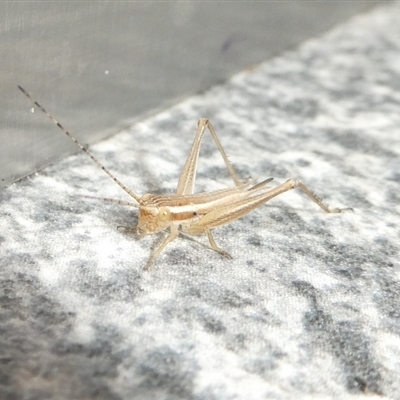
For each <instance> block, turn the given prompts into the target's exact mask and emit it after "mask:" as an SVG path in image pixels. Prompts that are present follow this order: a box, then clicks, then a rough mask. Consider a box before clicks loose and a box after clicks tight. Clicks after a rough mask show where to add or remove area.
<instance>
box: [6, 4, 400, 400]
mask: <svg viewBox="0 0 400 400" xmlns="http://www.w3.org/2000/svg"><path fill="white" fill-rule="evenodd" d="M399 89H400V5H399V3H393V4H390V5H388V6H384V7H382V8H380V9H376V10H373V11H372V12H370V13H369V14H367V15H364V16H360V17H356V18H354V19H353V20H351V21H349V22H348V23H346V24H344V25H342V26H340V27H338V28H336V29H335V30H333V31H332V32H330V33H329V34H327V35H325V36H324V37H321V38H318V39H315V40H311V41H308V42H307V43H304V44H303V45H302V46H301V47H300V48H298V49H297V50H296V51H294V52H291V53H287V54H285V55H283V56H282V57H280V58H276V59H274V60H272V61H269V62H267V63H265V64H262V65H260V66H259V67H258V68H256V69H253V70H250V69H249V70H248V71H245V72H243V73H242V74H239V75H237V76H235V77H234V78H233V79H232V80H231V81H230V82H229V83H228V84H226V85H223V86H219V87H215V88H213V89H212V90H210V91H209V92H207V93H205V94H204V95H202V96H198V97H194V98H190V99H188V100H187V101H185V102H183V103H181V104H179V105H178V106H176V107H174V108H171V109H169V110H167V111H165V112H163V113H160V114H158V115H157V116H155V117H154V118H151V119H148V120H146V121H142V122H140V123H138V124H136V125H134V126H133V127H132V128H131V129H129V130H127V131H125V132H123V133H121V134H119V135H117V136H115V137H113V138H112V139H110V140H107V141H104V142H102V143H100V144H98V145H96V146H94V147H93V152H94V153H95V154H96V155H97V157H98V158H99V159H100V160H102V161H103V162H104V164H106V165H107V166H109V167H110V168H111V169H112V171H113V172H115V174H116V175H117V176H118V177H120V178H121V180H122V181H123V182H125V183H126V184H127V185H128V186H129V187H130V188H132V189H134V190H135V191H136V192H138V193H140V194H142V193H145V192H153V193H162V192H168V191H173V190H174V188H175V187H176V183H177V179H178V176H179V172H180V169H181V168H182V165H183V163H184V159H185V157H186V155H187V154H188V151H189V148H190V143H191V141H192V138H193V135H194V131H195V127H196V123H197V120H198V118H199V117H202V116H207V117H208V118H210V119H211V120H212V121H213V123H214V126H215V128H216V130H217V132H218V133H219V135H220V139H221V142H222V143H223V145H224V147H225V149H226V151H227V152H228V154H229V155H230V158H231V161H232V162H233V164H234V166H235V167H236V169H237V170H238V172H239V174H240V176H241V177H243V178H247V177H249V176H251V177H253V178H254V179H258V180H262V179H264V178H267V177H269V176H273V177H275V179H276V182H277V183H280V182H283V181H284V180H286V179H288V178H290V177H296V178H301V179H302V180H303V181H304V182H305V183H306V184H307V185H308V186H309V187H310V188H311V189H313V190H314V191H315V192H316V193H317V194H318V195H320V196H321V197H322V198H324V199H325V200H326V201H327V202H328V203H329V204H330V205H331V206H334V207H346V206H348V207H353V208H354V212H350V211H348V212H344V213H342V214H336V215H326V214H325V213H324V212H323V211H321V210H319V209H318V208H317V207H316V206H315V204H313V203H312V202H311V201H309V200H308V199H307V198H306V197H305V196H304V195H302V194H301V193H299V192H291V193H287V194H285V195H282V196H281V197H279V198H277V199H274V200H273V201H271V203H270V204H268V205H266V206H263V207H260V208H259V209H258V210H256V211H254V212H253V213H251V214H250V215H248V216H247V217H245V218H243V219H241V220H239V221H237V222H235V223H233V224H231V225H228V226H226V227H223V228H220V229H217V230H215V238H216V241H217V243H218V244H219V245H220V246H221V247H222V248H224V249H225V250H227V251H229V252H230V253H231V254H232V255H233V257H234V259H233V260H232V261H228V260H226V259H223V258H222V257H221V256H219V255H218V254H216V253H214V252H211V251H210V250H208V249H206V248H204V247H203V246H201V245H199V244H197V243H194V242H192V241H188V240H184V239H179V240H176V241H175V242H174V243H172V244H171V245H170V246H169V247H168V248H167V249H166V251H164V253H163V254H162V256H161V257H160V259H159V260H158V262H157V264H156V266H155V267H154V268H153V269H152V270H150V271H149V272H145V273H143V272H142V267H143V266H144V264H145V262H146V260H147V257H148V255H149V253H150V248H151V247H152V246H153V245H154V243H155V241H157V240H159V238H158V239H157V238H155V237H149V238H145V239H143V240H140V241H139V240H137V239H136V238H135V237H132V236H129V235H127V234H124V233H122V232H120V231H117V229H116V226H117V225H134V224H135V223H136V211H135V210H134V209H129V208H125V207H120V206H117V205H113V204H107V203H104V202H101V201H95V200H89V199H86V198H83V197H81V195H92V196H101V197H111V198H121V199H124V200H127V199H126V196H125V195H124V193H123V192H121V190H120V189H119V188H118V187H117V186H116V185H114V184H113V182H112V181H110V180H109V179H108V178H107V176H105V175H104V174H102V172H101V171H99V170H98V169H96V167H95V166H94V165H92V163H91V161H90V160H88V159H87V158H86V157H85V155H83V154H82V155H81V154H79V155H76V156H72V157H70V158H68V159H66V160H64V161H62V162H60V163H59V164H57V165H54V166H52V167H49V168H47V169H46V170H44V171H43V172H41V173H38V174H36V175H35V176H31V177H29V178H26V179H24V180H23V181H20V182H18V183H17V184H14V185H13V186H11V187H9V188H7V189H5V190H3V191H2V192H1V193H0V195H1V201H2V203H1V208H0V224H1V233H0V257H1V258H0V262H1V269H0V274H1V285H2V287H1V292H2V294H1V297H0V302H1V303H0V304H1V306H2V308H1V319H0V331H1V337H0V340H1V343H0V352H1V355H0V397H1V398H2V399H15V398H18V399H19V398H24V399H53V398H54V399H73V398H74V399H76V398H93V399H132V398H134V399H148V398H160V399H161V398H163V399H188V398H193V399H243V398H248V399H266V398H268V399H299V398H309V397H310V395H313V397H314V398H335V399H337V398H341V399H347V398H349V399H357V398H364V397H368V398H369V399H373V398H377V399H378V398H379V399H382V398H387V399H396V398H399V393H400V381H399V379H398V377H399V376H400V361H399V360H400V311H399V306H400V273H399V271H400V270H399V268H400V265H399V262H398V253H399V250H400V244H399V243H400V240H399V239H400V234H399V226H400V215H399V214H400V205H399V203H400V195H399V193H400V190H399V189H400V184H399V182H400V172H399V171H400V160H399V157H400V128H399V126H400V93H399ZM29 109H30V105H29V104H27V105H26V110H27V112H29ZM31 118H32V121H36V119H38V118H39V119H40V118H45V117H44V116H43V115H40V114H39V113H38V112H36V113H35V114H33V115H32V116H31ZM62 122H63V123H64V125H66V126H68V121H62ZM54 129H56V128H54ZM54 134H59V135H62V134H61V133H59V132H55V133H54ZM65 140H67V139H65ZM227 185H231V182H230V180H229V178H228V177H227V174H226V172H225V170H224V167H223V163H222V161H221V159H220V156H219V154H218V152H217V151H216V150H215V149H214V147H213V144H212V141H211V140H210V139H209V138H208V137H206V140H205V143H204V146H203V151H202V157H201V163H200V168H199V174H198V185H197V190H198V191H203V190H214V189H217V188H220V187H225V186H227ZM204 243H205V242H204Z"/></svg>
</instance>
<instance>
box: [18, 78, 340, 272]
mask: <svg viewBox="0 0 400 400" xmlns="http://www.w3.org/2000/svg"><path fill="white" fill-rule="evenodd" d="M18 88H19V89H20V90H21V91H22V93H24V94H25V96H27V97H28V98H29V99H30V100H31V101H32V102H33V103H34V104H35V105H36V106H37V107H38V108H39V109H40V110H41V111H43V112H44V113H45V114H46V115H47V117H48V118H50V119H51V120H52V121H53V122H54V123H55V124H56V125H57V126H58V127H59V128H60V129H61V130H62V131H63V132H64V133H65V134H66V135H67V136H68V137H69V138H70V139H71V140H72V141H73V142H75V144H76V145H77V146H78V147H79V148H80V149H81V150H82V151H84V152H85V153H86V154H87V155H88V156H89V157H90V158H91V159H92V160H93V161H94V162H95V163H96V164H97V165H98V166H99V167H100V168H101V169H102V170H103V171H104V172H105V173H106V174H107V175H108V176H109V177H110V178H111V179H112V180H113V181H114V182H116V183H117V184H118V185H119V186H120V187H121V188H122V189H123V190H124V191H125V192H126V193H128V194H129V195H130V196H131V197H133V198H134V199H135V200H136V201H137V203H138V206H136V205H135V204H132V203H127V202H124V201H118V200H116V201H115V202H117V203H119V204H125V205H133V206H135V207H138V208H139V217H138V224H137V226H136V227H124V228H125V229H128V230H130V231H135V232H136V233H137V234H138V236H139V237H144V236H146V235H150V234H153V233H157V232H160V231H163V230H166V229H169V234H168V236H167V237H165V238H164V240H163V241H162V242H161V244H160V245H159V246H158V247H156V248H155V249H154V250H153V252H152V253H151V256H150V258H149V261H148V262H147V264H146V267H145V268H146V269H147V268H149V267H150V266H151V265H152V264H153V263H154V261H155V260H156V259H157V257H158V256H159V255H160V253H161V251H162V250H163V249H164V248H165V246H166V245H167V244H168V243H170V242H172V241H173V240H174V239H175V238H176V237H177V236H178V235H179V233H180V232H183V233H186V234H189V235H200V234H203V233H205V234H207V236H208V240H209V242H210V246H211V248H212V249H214V250H215V251H217V252H218V253H220V254H222V255H224V256H225V257H227V258H232V257H231V255H230V254H229V253H227V252H226V251H224V250H222V249H220V248H219V247H218V246H217V244H216V243H215V241H214V238H213V236H212V233H211V230H212V229H214V228H216V227H218V226H222V225H225V224H229V223H230V222H232V221H235V220H236V219H238V218H240V217H242V216H244V215H246V214H248V213H249V212H250V211H252V210H254V209H255V208H257V207H258V206H260V205H261V204H263V203H266V202H267V201H269V200H271V199H272V198H274V197H276V196H278V195H280V194H282V193H284V192H287V191H288V190H291V189H294V188H296V187H299V188H300V189H301V190H302V191H303V192H304V193H305V194H306V195H307V196H308V197H309V198H310V199H311V200H313V201H314V202H315V203H316V204H318V206H320V207H321V208H322V209H323V210H325V211H326V212H328V213H338V212H341V211H342V209H339V208H333V209H332V208H329V207H328V206H327V205H326V204H324V203H323V202H322V200H321V199H319V198H318V197H317V196H316V195H315V194H314V193H312V192H311V191H310V190H309V189H308V188H307V187H306V186H305V185H304V184H303V183H302V182H301V181H300V180H297V179H289V180H288V181H286V182H285V183H282V184H281V185H279V186H277V187H275V188H273V189H267V188H266V185H267V183H269V182H270V181H272V179H273V178H269V179H266V180H264V181H263V182H261V183H258V184H255V185H254V184H252V183H251V182H246V183H244V182H241V181H240V180H239V178H238V176H237V174H236V172H235V170H234V169H233V167H232V165H231V163H230V161H229V160H228V157H227V155H226V153H225V151H224V149H223V148H222V145H221V143H220V141H219V139H218V137H217V135H216V133H215V131H214V128H213V126H212V125H211V123H210V121H209V120H208V119H206V118H202V119H200V120H199V123H198V127H197V132H196V136H195V138H194V142H193V145H192V148H191V150H190V153H189V156H188V158H187V160H186V163H185V165H184V167H183V170H182V172H181V176H180V178H179V181H178V188H177V190H176V193H175V194H167V195H153V194H145V195H143V196H139V195H137V194H136V193H134V192H132V191H131V190H130V189H128V188H127V187H126V186H125V185H124V184H123V183H122V182H121V181H120V180H119V179H117V178H116V177H115V176H114V175H113V174H112V173H111V172H110V171H109V170H108V169H107V168H106V167H104V166H103V165H102V164H101V163H100V162H99V161H98V160H97V159H96V158H95V157H94V156H93V155H92V154H91V153H90V152H89V151H88V150H87V149H86V148H85V147H84V146H83V145H82V144H81V143H80V142H79V141H78V140H77V139H75V138H74V137H73V136H72V135H71V134H70V133H69V132H68V131H67V130H66V129H65V128H64V127H63V126H62V125H61V124H60V123H59V122H57V121H56V120H55V119H54V118H53V116H52V115H50V114H49V113H48V112H47V111H46V110H45V109H44V108H43V107H42V106H41V105H40V104H39V103H38V102H37V101H35V100H34V99H33V98H32V97H31V95H30V94H29V93H27V92H26V91H25V90H24V89H23V88H22V87H21V86H18ZM207 128H208V130H209V131H210V133H211V136H212V137H213V139H214V141H215V144H216V146H217V148H218V150H219V151H220V153H221V155H222V158H223V159H224V161H225V164H226V167H227V169H228V171H229V174H230V175H231V177H232V179H233V181H234V183H235V186H236V187H234V188H232V189H222V190H218V191H215V192H211V193H198V194H193V189H194V181H195V177H196V170H197V161H198V157H199V151H200V144H201V140H202V137H203V134H204V132H205V131H206V129H207Z"/></svg>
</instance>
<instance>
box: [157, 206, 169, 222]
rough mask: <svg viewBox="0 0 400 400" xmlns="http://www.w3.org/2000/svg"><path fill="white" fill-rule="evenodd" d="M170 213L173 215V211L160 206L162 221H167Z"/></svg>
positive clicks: (159, 217)
mask: <svg viewBox="0 0 400 400" xmlns="http://www.w3.org/2000/svg"><path fill="white" fill-rule="evenodd" d="M170 215H171V211H169V209H168V208H166V207H162V208H160V211H159V213H158V219H159V220H160V221H167V220H169V217H170Z"/></svg>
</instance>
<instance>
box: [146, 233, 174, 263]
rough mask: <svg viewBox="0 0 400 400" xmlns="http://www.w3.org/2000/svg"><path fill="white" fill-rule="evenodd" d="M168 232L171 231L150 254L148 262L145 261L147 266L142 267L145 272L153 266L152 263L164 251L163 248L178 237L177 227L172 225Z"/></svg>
mask: <svg viewBox="0 0 400 400" xmlns="http://www.w3.org/2000/svg"><path fill="white" fill-rule="evenodd" d="M170 230H171V231H170V233H169V235H168V236H167V237H166V238H164V240H163V241H162V242H161V243H160V245H159V246H158V247H156V248H155V249H154V250H153V252H152V253H151V255H150V258H149V261H147V264H146V266H145V267H144V269H145V270H147V269H149V268H150V267H151V266H152V265H153V264H154V261H156V259H157V257H158V256H159V255H160V253H161V252H162V251H163V250H164V247H165V246H166V245H167V244H168V243H170V242H172V241H173V240H174V239H175V238H176V237H177V236H178V235H179V230H178V227H177V226H175V225H172V226H171V228H170Z"/></svg>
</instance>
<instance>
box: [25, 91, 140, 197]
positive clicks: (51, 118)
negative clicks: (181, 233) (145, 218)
mask: <svg viewBox="0 0 400 400" xmlns="http://www.w3.org/2000/svg"><path fill="white" fill-rule="evenodd" d="M18 89H19V90H20V91H21V92H22V93H23V94H24V95H25V96H26V97H27V98H28V99H29V100H30V101H31V102H32V103H33V104H34V105H35V106H37V107H38V108H39V109H40V110H41V111H43V113H45V114H46V115H47V117H48V118H49V119H50V120H52V121H53V122H54V123H55V124H56V125H57V126H58V127H59V128H60V129H61V130H62V131H63V132H64V133H65V134H66V135H67V136H68V137H69V138H70V139H71V140H72V141H73V142H74V143H75V144H76V145H77V146H78V147H79V148H80V149H81V150H82V151H83V152H84V153H86V154H87V155H88V156H89V157H90V158H91V159H92V161H93V162H94V163H95V164H96V165H97V166H98V167H100V168H101V169H102V170H103V171H104V172H105V173H106V174H107V175H108V176H109V177H110V178H111V179H112V180H113V181H114V182H115V183H116V184H117V185H118V186H119V187H121V188H122V189H123V190H124V191H125V192H126V193H128V194H129V196H131V197H133V198H134V199H135V200H136V201H137V202H138V203H139V204H141V198H140V196H138V195H137V194H136V193H133V192H132V190H130V189H128V188H127V187H126V186H125V185H124V184H123V183H122V182H121V181H120V180H119V179H118V178H117V177H115V176H114V175H113V174H112V173H111V172H110V171H109V170H108V169H107V168H106V167H105V166H104V165H103V164H101V163H100V161H99V160H97V158H96V157H95V156H94V155H93V154H92V153H91V152H90V151H89V150H87V149H86V147H84V146H83V145H82V144H81V143H80V142H79V141H78V140H77V139H76V138H75V137H74V136H72V135H71V133H69V132H68V131H67V130H66V129H65V128H64V127H63V126H62V125H61V124H60V123H59V122H58V121H57V120H56V119H55V118H54V117H53V116H52V115H51V114H50V113H49V112H48V111H46V109H45V108H44V107H43V106H42V105H41V104H39V103H38V102H37V101H36V100H35V99H34V98H33V97H32V96H31V95H30V94H29V93H28V92H27V91H26V90H25V89H23V88H22V87H21V86H19V85H18Z"/></svg>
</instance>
